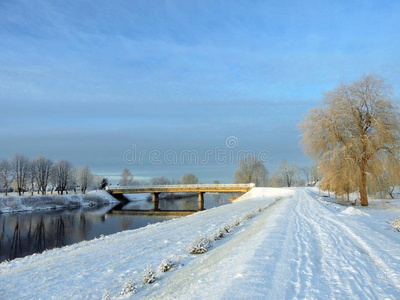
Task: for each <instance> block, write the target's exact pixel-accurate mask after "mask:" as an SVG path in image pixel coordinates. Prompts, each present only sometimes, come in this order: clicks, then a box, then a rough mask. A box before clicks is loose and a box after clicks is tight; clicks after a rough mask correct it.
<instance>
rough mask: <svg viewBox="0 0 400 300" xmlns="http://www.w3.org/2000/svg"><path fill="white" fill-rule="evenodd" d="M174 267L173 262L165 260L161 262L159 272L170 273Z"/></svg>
mask: <svg viewBox="0 0 400 300" xmlns="http://www.w3.org/2000/svg"><path fill="white" fill-rule="evenodd" d="M173 266H174V264H173V263H172V261H171V260H169V259H164V260H163V261H162V262H161V264H160V266H159V267H158V270H159V271H160V272H163V273H165V272H168V271H169V270H171V269H172V268H173Z"/></svg>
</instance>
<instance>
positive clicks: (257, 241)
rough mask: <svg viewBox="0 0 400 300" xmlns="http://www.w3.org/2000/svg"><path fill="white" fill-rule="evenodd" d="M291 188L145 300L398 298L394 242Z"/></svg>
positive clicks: (399, 265) (399, 267) (399, 273)
mask: <svg viewBox="0 0 400 300" xmlns="http://www.w3.org/2000/svg"><path fill="white" fill-rule="evenodd" d="M398 241H399V240H398V239H397V242H394V241H392V240H390V239H388V238H387V237H386V236H385V235H384V234H382V233H379V232H376V231H373V229H372V228H370V227H367V226H366V225H363V224H362V223H361V222H358V221H357V219H355V218H353V217H352V216H348V215H341V214H339V213H338V212H337V211H335V210H334V211H331V210H329V209H328V208H326V205H324V204H322V203H321V202H319V201H317V200H315V199H314V198H312V197H311V196H310V195H309V194H308V193H307V192H306V191H305V190H299V191H297V192H296V194H295V195H294V196H293V197H292V198H284V199H282V200H280V201H279V202H278V203H276V204H275V205H273V206H271V207H270V208H269V209H268V210H266V211H265V212H263V214H262V215H260V216H258V217H257V218H255V219H254V221H253V222H252V224H251V225H249V226H247V227H245V228H243V229H242V230H241V231H240V232H238V233H237V234H236V235H235V236H234V237H232V239H230V240H229V241H227V242H226V243H224V244H221V245H220V246H219V247H216V248H214V249H213V250H212V251H210V252H208V253H207V254H205V255H204V256H202V257H201V258H199V259H198V260H195V261H193V263H191V264H190V265H189V266H187V267H186V268H183V269H182V270H180V271H178V272H176V273H174V275H173V276H170V277H169V278H168V279H166V280H165V281H164V282H163V283H162V284H160V286H159V287H158V289H157V290H154V291H153V293H151V294H149V295H148V298H149V299H400V250H399V243H398Z"/></svg>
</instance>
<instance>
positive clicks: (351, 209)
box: [341, 207, 368, 216]
mask: <svg viewBox="0 0 400 300" xmlns="http://www.w3.org/2000/svg"><path fill="white" fill-rule="evenodd" d="M341 214H342V215H358V216H363V215H364V216H368V214H366V213H365V212H362V211H361V210H359V209H356V208H354V207H348V208H346V209H345V210H344V211H342V212H341Z"/></svg>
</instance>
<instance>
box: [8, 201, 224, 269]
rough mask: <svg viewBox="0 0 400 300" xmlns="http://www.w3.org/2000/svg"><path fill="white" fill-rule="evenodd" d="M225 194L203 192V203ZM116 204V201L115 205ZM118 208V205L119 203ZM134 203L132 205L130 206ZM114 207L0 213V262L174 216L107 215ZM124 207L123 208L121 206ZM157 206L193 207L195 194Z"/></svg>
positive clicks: (141, 205)
mask: <svg viewBox="0 0 400 300" xmlns="http://www.w3.org/2000/svg"><path fill="white" fill-rule="evenodd" d="M228 198H229V195H225V196H223V195H218V194H213V195H207V194H206V195H205V199H204V200H205V207H206V209H207V208H211V207H214V206H220V205H223V204H226V203H229V201H228V200H227V199H228ZM117 206H118V205H117ZM119 206H120V208H121V205H119ZM132 207H136V208H132ZM151 208H152V204H151V202H147V201H142V202H140V203H131V204H130V205H129V206H128V209H151ZM110 209H116V207H113V206H106V207H101V208H96V209H76V210H68V211H54V212H32V213H20V214H2V215H0V262H1V261H4V260H12V259H14V258H17V257H23V256H26V255H30V254H33V253H40V252H43V251H44V250H46V249H52V248H55V247H62V246H66V245H71V244H74V243H77V242H80V241H83V240H90V239H93V238H95V237H99V236H100V235H108V234H113V233H116V232H120V231H123V230H128V229H136V228H140V227H143V226H146V225H148V224H152V223H157V222H161V221H164V220H168V219H172V218H176V217H171V216H141V215H126V214H123V215H118V214H117V215H108V214H106V212H107V211H109V210H110ZM124 209H125V208H124ZM160 209H164V210H196V209H197V196H194V197H189V198H183V199H176V200H171V199H170V200H161V201H160Z"/></svg>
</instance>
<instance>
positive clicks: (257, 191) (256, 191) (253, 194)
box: [233, 187, 295, 202]
mask: <svg viewBox="0 0 400 300" xmlns="http://www.w3.org/2000/svg"><path fill="white" fill-rule="evenodd" d="M294 194H295V190H293V189H286V188H264V187H255V188H252V189H251V190H250V191H249V192H247V193H246V194H244V195H242V196H240V197H239V198H237V199H235V200H233V202H239V201H243V200H248V199H254V198H263V197H285V196H291V195H294Z"/></svg>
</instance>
